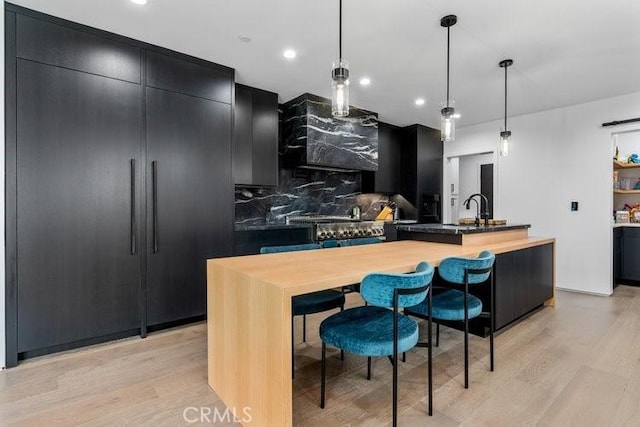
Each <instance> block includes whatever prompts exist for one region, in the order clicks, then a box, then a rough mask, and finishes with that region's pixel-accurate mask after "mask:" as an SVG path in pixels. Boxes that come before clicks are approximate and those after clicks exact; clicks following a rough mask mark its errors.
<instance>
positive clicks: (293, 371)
mask: <svg viewBox="0 0 640 427" xmlns="http://www.w3.org/2000/svg"><path fill="white" fill-rule="evenodd" d="M295 366H296V365H295V363H293V316H291V378H295V377H296V368H295Z"/></svg>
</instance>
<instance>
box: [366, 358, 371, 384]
mask: <svg viewBox="0 0 640 427" xmlns="http://www.w3.org/2000/svg"><path fill="white" fill-rule="evenodd" d="M367 379H368V380H370V379H371V356H369V357H367Z"/></svg>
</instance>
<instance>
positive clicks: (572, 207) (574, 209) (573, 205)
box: [571, 202, 578, 212]
mask: <svg viewBox="0 0 640 427" xmlns="http://www.w3.org/2000/svg"><path fill="white" fill-rule="evenodd" d="M577 210H578V202H571V212H575V211H577Z"/></svg>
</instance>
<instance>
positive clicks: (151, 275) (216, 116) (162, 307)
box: [147, 88, 234, 326]
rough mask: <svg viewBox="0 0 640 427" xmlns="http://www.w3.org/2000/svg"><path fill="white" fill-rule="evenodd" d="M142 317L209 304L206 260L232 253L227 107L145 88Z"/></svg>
mask: <svg viewBox="0 0 640 427" xmlns="http://www.w3.org/2000/svg"><path fill="white" fill-rule="evenodd" d="M147 163H148V165H147V213H148V215H147V250H148V252H147V253H148V256H147V263H148V273H147V316H148V317H147V320H148V324H149V325H150V326H153V325H158V324H162V323H166V322H171V321H177V320H180V319H188V318H191V317H195V316H201V315H204V314H205V311H206V299H207V292H206V260H207V259H208V258H215V257H220V256H229V255H232V254H233V215H234V212H233V193H232V189H233V184H232V182H231V106H230V105H229V104H223V103H220V102H216V101H210V100H208V99H204V98H197V97H194V96H189V95H182V94H178V93H174V92H167V91H164V90H160V89H153V88H147Z"/></svg>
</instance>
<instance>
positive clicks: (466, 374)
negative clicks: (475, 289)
mask: <svg viewBox="0 0 640 427" xmlns="http://www.w3.org/2000/svg"><path fill="white" fill-rule="evenodd" d="M464 282H465V283H464V285H465V286H464V388H469V283H468V279H467V271H466V270H465V275H464Z"/></svg>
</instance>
